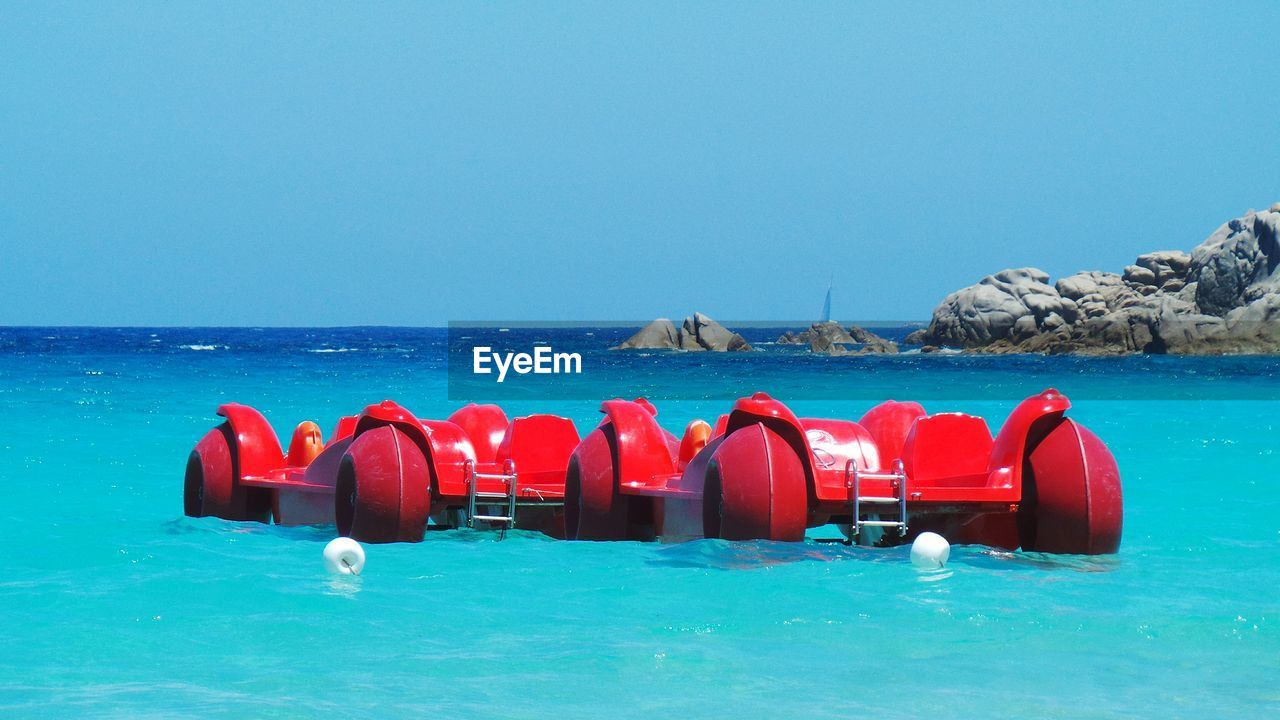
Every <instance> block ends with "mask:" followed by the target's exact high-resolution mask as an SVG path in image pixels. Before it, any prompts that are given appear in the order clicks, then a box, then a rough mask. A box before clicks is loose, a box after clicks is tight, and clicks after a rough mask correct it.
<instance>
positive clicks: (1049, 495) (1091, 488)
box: [1023, 418, 1124, 555]
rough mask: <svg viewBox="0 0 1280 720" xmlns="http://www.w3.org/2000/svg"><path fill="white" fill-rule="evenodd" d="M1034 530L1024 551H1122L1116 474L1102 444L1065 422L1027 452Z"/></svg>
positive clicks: (1088, 433) (1084, 430) (1114, 467)
mask: <svg viewBox="0 0 1280 720" xmlns="http://www.w3.org/2000/svg"><path fill="white" fill-rule="evenodd" d="M1031 467H1032V475H1033V477H1032V482H1034V484H1035V492H1034V496H1035V502H1034V505H1033V506H1032V507H1030V508H1027V510H1028V512H1030V513H1032V518H1033V519H1034V525H1033V527H1032V528H1030V530H1029V532H1028V535H1027V537H1026V538H1024V541H1023V545H1024V546H1025V548H1026V549H1028V550H1037V551H1041V552H1052V553H1079V554H1086V555H1097V554H1102V553H1113V552H1115V551H1116V550H1117V549H1118V548H1119V547H1120V536H1121V532H1122V529H1123V522H1124V518H1123V499H1122V492H1121V488H1120V470H1119V468H1117V467H1116V461H1115V458H1114V457H1112V455H1111V452H1110V451H1109V450H1107V448H1106V446H1105V445H1103V444H1102V441H1101V440H1099V439H1098V437H1097V436H1096V435H1094V434H1093V433H1092V432H1090V431H1089V430H1088V429H1087V428H1085V427H1084V426H1083V425H1080V424H1079V423H1077V422H1075V421H1074V420H1071V419H1069V418H1064V419H1063V420H1062V422H1060V423H1058V425H1057V426H1055V427H1054V428H1053V429H1052V430H1050V431H1049V433H1048V434H1047V435H1046V436H1045V437H1044V439H1043V440H1041V441H1040V442H1039V444H1037V445H1036V447H1035V449H1034V450H1032V451H1031Z"/></svg>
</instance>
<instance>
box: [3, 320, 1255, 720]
mask: <svg viewBox="0 0 1280 720" xmlns="http://www.w3.org/2000/svg"><path fill="white" fill-rule="evenodd" d="M593 332H596V334H595V335H591V336H586V335H583V333H582V332H581V331H580V330H559V331H547V330H529V329H520V328H512V329H511V331H510V332H509V333H506V335H508V336H509V339H508V342H509V343H510V344H512V345H513V346H523V345H526V344H529V343H534V342H548V343H551V344H552V345H554V346H556V348H557V349H574V350H579V351H581V352H582V353H583V366H584V373H583V375H581V376H578V377H576V378H564V377H559V378H553V377H547V376H542V377H540V378H534V377H528V378H525V380H526V381H527V382H524V383H523V384H520V385H513V386H512V387H510V388H508V387H504V388H502V389H501V390H499V389H497V388H495V387H493V386H492V385H491V384H490V385H487V386H486V385H483V384H476V383H474V382H468V381H466V378H462V379H459V378H457V377H455V382H454V383H452V384H451V383H450V378H449V376H448V374H447V373H446V355H447V353H446V347H447V340H448V335H447V333H446V331H445V330H443V329H425V330H424V329H390V328H352V329H297V330H279V329H64V328H19V329H0V460H3V462H2V463H0V487H3V488H4V489H5V496H6V498H7V502H5V503H4V505H3V508H2V509H0V523H2V526H3V528H4V533H3V538H4V540H5V542H6V544H7V547H6V549H5V553H4V557H5V568H6V570H7V572H6V574H5V576H4V578H3V579H0V610H3V614H4V618H5V621H6V622H5V631H4V635H3V637H4V640H3V643H2V645H0V647H2V649H0V713H3V714H4V715H7V716H16V717H49V716H67V715H70V716H95V717H131V718H132V717H165V718H168V717H202V718H205V717H311V716H341V717H345V716H359V717H375V718H376V717H404V716H426V715H444V716H458V717H501V718H507V717H529V718H541V717H584V716H588V717H590V716H607V717H624V718H655V717H691V718H703V717H707V718H719V717H727V716H734V717H739V718H756V717H759V718H774V717H780V716H788V717H830V716H837V717H855V716H856V717H869V716H875V717H886V718H899V717H900V718H920V717H926V718H934V717H936V718H967V717H1185V718H1202V717H1208V716H1221V717H1274V716H1275V715H1276V711H1277V708H1280V689H1278V688H1277V686H1276V683H1275V677H1276V672H1277V670H1280V660H1278V658H1280V630H1278V629H1277V616H1278V614H1280V599H1278V594H1277V590H1280V490H1278V489H1277V482H1278V481H1277V477H1278V476H1280V472H1278V471H1280V460H1278V459H1277V456H1276V445H1277V441H1276V436H1277V424H1278V423H1280V421H1278V420H1277V418H1278V417H1280V400H1278V398H1280V392H1277V391H1278V390H1280V361H1278V360H1275V359H1270V358H1199V359H1197V358H1121V359H1114V358H1113V359H1079V358H1042V357H1003V358H977V357H958V356H920V355H903V356H897V357H868V358H827V357H814V356H811V355H808V354H807V353H804V352H800V351H797V350H794V349H791V348H784V347H780V346H775V345H769V344H761V345H760V347H761V352H759V353H752V354H746V355H733V356H728V355H712V354H706V353H682V354H672V353H652V352H632V353H609V352H607V351H605V350H603V349H602V348H604V347H607V346H608V345H610V344H613V343H615V342H617V341H618V340H620V339H622V338H624V337H625V336H626V335H627V334H628V331H627V330H625V329H612V330H611V329H605V328H601V329H599V330H597V331H593ZM778 332H779V331H778V330H777V329H771V330H751V329H747V330H744V334H745V335H747V337H748V339H749V340H750V341H752V342H753V343H767V342H768V341H769V340H771V339H773V338H774V337H776V335H777V334H778ZM895 332H897V333H898V336H900V335H901V333H900V332H898V331H893V330H890V331H886V334H889V335H894V334H895ZM455 369H456V368H455ZM544 381H545V382H544ZM540 383H542V384H540ZM1050 385H1052V386H1056V387H1057V388H1058V389H1060V390H1061V391H1063V392H1065V393H1066V394H1067V395H1069V396H1070V397H1072V398H1073V401H1074V403H1075V406H1074V408H1073V410H1072V415H1073V416H1074V417H1076V418H1077V419H1078V420H1080V421H1081V422H1083V423H1084V424H1086V425H1087V426H1089V427H1090V428H1091V429H1093V430H1094V431H1095V432H1096V433H1097V434H1098V435H1099V436H1100V437H1101V438H1102V439H1103V440H1104V441H1106V442H1107V443H1108V445H1109V446H1110V447H1111V449H1112V450H1113V452H1114V454H1115V455H1116V458H1117V460H1118V462H1119V464H1120V468H1121V471H1122V475H1123V479H1124V488H1125V503H1126V505H1125V538H1124V543H1123V546H1122V548H1121V551H1120V553H1119V554H1117V555H1115V556H1111V557H1104V558H1072V557H1051V556H1041V555H1031V554H1022V553H1013V554H1009V553H997V552H993V551H991V550H989V549H987V548H983V547H976V546H975V547H956V548H954V549H953V553H952V562H951V563H950V565H949V566H948V569H947V570H946V571H944V572H942V573H922V572H919V571H917V570H915V569H913V568H912V567H911V565H910V564H909V562H907V554H906V550H905V549H903V548H899V549H891V550H875V549H867V548H849V547H844V546H840V545H831V544H819V543H815V542H806V543H803V544H771V543H724V542H719V541H700V542H694V543H688V544H682V545H661V544H638V543H609V544H594V543H568V542H559V541H553V540H550V539H546V538H544V537H541V536H537V535H531V534H523V533H516V534H514V535H513V536H509V537H508V538H507V539H506V540H503V541H498V540H497V538H496V537H495V536H494V535H491V534H487V533H477V532H464V531H460V532H455V533H433V534H432V535H431V537H430V538H429V539H428V540H427V541H426V542H424V543H421V544H418V545H395V546H371V547H369V548H368V551H369V564H368V567H367V568H366V571H365V573H364V575H362V576H361V577H359V578H350V577H346V578H335V577H331V576H328V575H326V574H325V572H324V570H323V568H322V565H321V562H320V550H321V548H322V547H323V545H324V543H325V542H326V541H327V540H328V539H329V538H330V537H331V536H332V529H330V528H279V527H270V526H264V525H256V524H238V523H229V522H225V521H221V520H216V519H209V518H204V519H198V520H197V519H189V518H185V517H183V516H182V502H181V499H182V498H181V496H182V492H181V489H182V488H181V476H182V468H183V465H184V462H185V459H186V455H187V453H188V452H189V450H190V448H191V446H192V444H194V442H195V441H196V440H197V439H198V438H199V437H200V435H201V434H203V433H204V432H205V431H206V430H207V429H208V428H209V427H210V426H212V425H213V424H214V423H215V421H216V419H217V418H215V417H214V415H213V411H214V409H215V408H216V406H217V405H218V404H219V403H221V402H224V401H227V400H236V401H239V402H244V403H249V404H252V405H254V406H256V407H258V408H259V409H261V410H262V411H263V412H264V413H265V414H266V415H267V417H268V418H269V419H271V420H272V422H273V423H274V424H275V425H276V427H277V429H278V430H280V431H282V432H287V429H288V428H291V427H292V426H293V425H294V424H295V423H296V422H297V421H299V420H303V419H315V420H319V421H320V422H321V425H322V427H324V428H325V429H326V431H327V430H328V428H329V427H331V425H332V422H333V420H334V419H335V418H336V417H337V416H338V415H340V414H347V413H352V412H355V411H357V410H358V409H359V408H360V407H362V406H363V405H365V404H368V403H371V402H376V401H378V400H381V399H383V398H388V397H389V398H394V399H396V400H399V401H400V402H402V403H403V404H405V405H406V406H408V407H409V408H410V409H412V410H413V411H414V412H415V413H417V414H418V415H420V416H423V417H443V416H445V415H447V414H448V413H449V412H451V411H452V410H453V409H454V408H456V407H457V406H458V404H460V403H461V402H462V401H463V400H464V399H481V400H483V399H488V398H489V397H490V396H500V397H505V398H509V399H507V400H505V401H504V406H505V407H506V408H507V410H508V412H509V414H512V415H516V414H525V413H529V412H535V411H536V412H555V413H560V414H564V415H567V416H569V417H571V418H573V419H574V421H575V422H576V423H577V424H578V426H579V428H580V429H582V430H584V431H585V430H586V429H587V428H589V427H590V426H592V425H593V424H594V423H595V422H596V421H597V417H598V413H597V411H596V408H597V405H598V403H599V400H601V399H603V398H605V397H607V396H612V395H624V396H635V395H639V394H648V395H651V396H654V397H658V398H660V399H662V398H665V399H662V400H661V401H660V402H659V407H660V409H661V415H660V420H662V421H663V422H664V423H665V424H667V425H668V426H669V427H670V428H672V429H674V430H678V429H679V428H681V427H683V425H684V424H685V423H686V422H688V421H689V420H690V419H692V418H694V417H711V416H713V415H716V414H718V413H720V412H723V411H724V410H725V409H726V408H727V405H728V400H727V398H730V397H732V396H734V395H738V394H745V393H748V392H751V391H753V390H767V391H769V392H771V393H773V394H774V395H776V396H778V397H782V398H783V399H787V400H793V401H794V404H793V406H794V408H795V409H796V410H797V412H799V413H800V414H804V415H828V416H837V417H847V418H856V417H858V416H859V415H861V413H862V412H863V411H865V410H866V409H867V408H868V407H870V406H871V405H873V404H874V403H875V402H877V401H879V400H881V399H884V398H886V397H890V396H892V397H897V398H898V399H917V400H921V401H923V402H924V403H925V404H926V406H927V407H929V408H930V409H931V410H938V411H942V410H962V411H966V412H970V413H975V414H981V415H984V416H986V417H987V418H988V421H989V422H990V424H991V425H992V428H993V429H995V428H997V427H998V426H999V424H1000V422H1001V421H1002V420H1003V417H1004V415H1005V414H1007V412H1008V411H1009V410H1010V409H1011V408H1012V407H1013V405H1014V404H1015V402H1016V400H1017V399H1018V398H1020V397H1021V396H1022V395H1025V394H1027V393H1029V392H1034V391H1036V390H1039V389H1042V388H1043V387H1046V386H1050ZM451 395H452V396H453V397H452V398H451V397H450V396H451ZM510 398H514V399H510ZM819 534H821V531H819Z"/></svg>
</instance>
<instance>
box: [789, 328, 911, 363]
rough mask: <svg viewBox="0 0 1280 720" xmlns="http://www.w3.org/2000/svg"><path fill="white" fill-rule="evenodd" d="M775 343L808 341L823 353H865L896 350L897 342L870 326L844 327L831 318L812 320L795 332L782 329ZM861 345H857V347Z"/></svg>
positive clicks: (802, 343)
mask: <svg viewBox="0 0 1280 720" xmlns="http://www.w3.org/2000/svg"><path fill="white" fill-rule="evenodd" d="M778 344H779V345H808V346H809V350H810V351H812V352H816V353H825V354H827V355H853V354H867V353H896V352H898V346H897V344H895V343H892V342H890V341H888V340H885V339H884V338H882V337H880V336H879V335H876V334H875V333H873V332H871V331H870V330H866V329H864V328H860V327H858V326H857V325H850V326H849V328H848V329H847V330H846V329H845V328H842V327H840V324H839V323H837V322H834V321H831V320H828V321H826V322H816V323H814V324H812V325H810V326H809V328H808V329H806V330H802V331H800V332H797V333H793V332H786V333H783V335H782V337H780V338H778ZM858 346H861V347H858Z"/></svg>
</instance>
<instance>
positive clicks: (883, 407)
mask: <svg viewBox="0 0 1280 720" xmlns="http://www.w3.org/2000/svg"><path fill="white" fill-rule="evenodd" d="M924 416H925V412H924V406H923V405H921V404H920V403H918V402H898V401H897V400H886V401H884V402H882V403H880V404H879V405H876V406H875V407H873V408H871V409H870V410H868V411H867V412H866V414H865V415H863V416H862V418H861V419H860V420H858V424H859V425H861V426H862V427H864V428H866V430H867V432H869V433H871V437H873V438H875V440H876V447H878V448H879V450H880V458H881V460H883V461H884V463H885V467H889V466H891V465H892V464H893V461H894V460H898V459H900V458H901V457H902V448H903V446H904V445H905V444H906V442H907V435H908V434H910V432H911V426H912V425H914V424H915V422H916V419H917V418H922V417H924Z"/></svg>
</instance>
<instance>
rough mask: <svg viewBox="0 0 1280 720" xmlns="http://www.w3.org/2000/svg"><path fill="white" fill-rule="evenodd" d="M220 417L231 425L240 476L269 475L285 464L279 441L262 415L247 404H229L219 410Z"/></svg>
mask: <svg viewBox="0 0 1280 720" xmlns="http://www.w3.org/2000/svg"><path fill="white" fill-rule="evenodd" d="M218 414H219V415H221V416H222V417H225V418H226V419H227V423H228V424H229V425H230V426H231V433H232V437H233V439H234V440H235V457H236V464H237V469H238V470H239V472H240V476H241V477H246V476H251V475H266V474H267V473H268V472H270V471H271V470H274V469H276V468H278V467H280V466H282V465H284V452H283V451H282V450H281V449H280V440H279V438H277V437H276V433H275V431H274V430H272V429H271V424H270V423H268V422H267V419H266V418H264V417H262V413H260V412H258V411H257V410H254V409H253V408H251V407H249V406H248V405H241V404H239V403H226V404H224V405H222V406H220V407H219V408H218Z"/></svg>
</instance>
